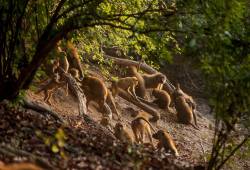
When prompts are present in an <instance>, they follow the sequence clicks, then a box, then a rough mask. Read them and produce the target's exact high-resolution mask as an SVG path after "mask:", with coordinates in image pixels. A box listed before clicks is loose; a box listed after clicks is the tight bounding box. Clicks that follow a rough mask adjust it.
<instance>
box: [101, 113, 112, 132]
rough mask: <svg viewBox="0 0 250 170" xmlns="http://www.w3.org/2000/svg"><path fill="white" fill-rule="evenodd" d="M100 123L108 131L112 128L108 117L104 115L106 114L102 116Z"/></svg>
mask: <svg viewBox="0 0 250 170" xmlns="http://www.w3.org/2000/svg"><path fill="white" fill-rule="evenodd" d="M100 124H101V125H102V126H104V127H106V128H108V129H109V130H110V131H111V129H112V126H111V120H110V118H109V117H106V116H103V117H102V119H101V121H100Z"/></svg>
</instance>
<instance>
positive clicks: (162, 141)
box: [153, 130, 179, 156]
mask: <svg viewBox="0 0 250 170" xmlns="http://www.w3.org/2000/svg"><path fill="white" fill-rule="evenodd" d="M153 138H155V139H158V140H159V143H158V145H157V147H158V149H161V148H162V147H164V149H165V151H166V152H168V151H169V150H170V151H171V152H172V153H173V154H174V155H175V156H179V153H178V151H177V149H176V146H175V142H174V140H173V139H172V137H171V136H170V135H169V134H168V133H167V132H166V131H163V130H158V131H157V132H156V133H154V134H153Z"/></svg>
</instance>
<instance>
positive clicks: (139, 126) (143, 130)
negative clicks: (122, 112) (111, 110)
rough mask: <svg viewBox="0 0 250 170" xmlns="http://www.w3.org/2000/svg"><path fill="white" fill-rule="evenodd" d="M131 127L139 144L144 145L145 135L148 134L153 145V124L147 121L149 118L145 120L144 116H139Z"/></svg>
mask: <svg viewBox="0 0 250 170" xmlns="http://www.w3.org/2000/svg"><path fill="white" fill-rule="evenodd" d="M131 127H132V130H133V133H134V136H135V141H136V142H137V143H143V142H144V135H145V134H147V136H148V138H149V141H150V143H151V144H152V145H153V139H152V133H151V128H152V129H153V130H154V128H153V127H152V125H151V123H150V122H149V121H148V120H147V118H144V117H142V116H137V117H136V118H135V119H134V120H133V121H132V122H131Z"/></svg>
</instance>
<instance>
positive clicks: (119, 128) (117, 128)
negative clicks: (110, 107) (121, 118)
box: [115, 122, 123, 132]
mask: <svg viewBox="0 0 250 170" xmlns="http://www.w3.org/2000/svg"><path fill="white" fill-rule="evenodd" d="M122 129H123V125H122V123H120V122H118V123H116V125H115V130H116V131H119V132H120V131H122Z"/></svg>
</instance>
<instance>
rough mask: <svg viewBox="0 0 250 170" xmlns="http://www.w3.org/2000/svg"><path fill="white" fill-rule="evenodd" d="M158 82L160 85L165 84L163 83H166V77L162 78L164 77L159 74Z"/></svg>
mask: <svg viewBox="0 0 250 170" xmlns="http://www.w3.org/2000/svg"><path fill="white" fill-rule="evenodd" d="M158 80H159V82H161V83H165V82H166V76H164V75H162V74H159V76H158Z"/></svg>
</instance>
